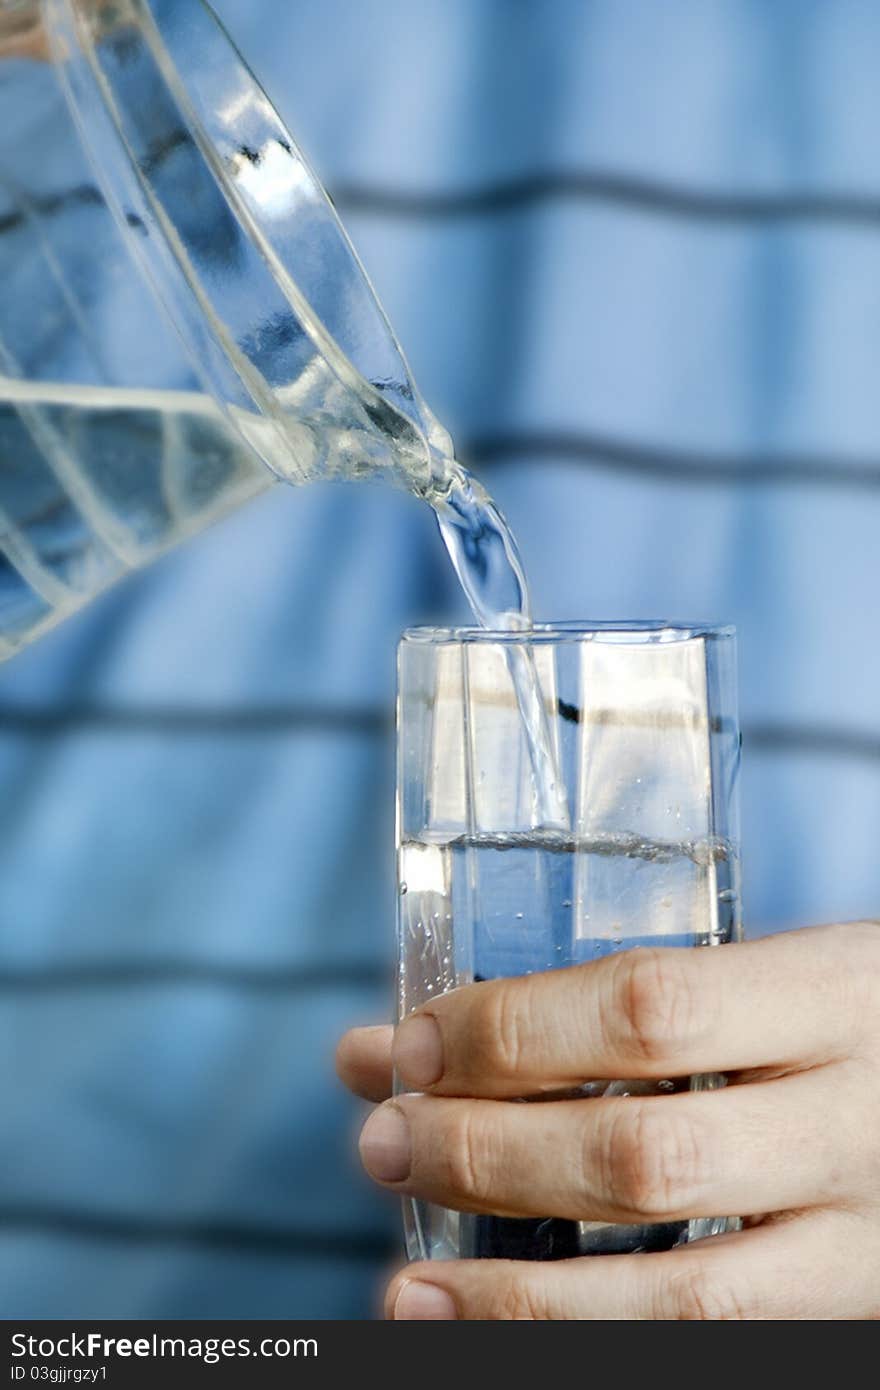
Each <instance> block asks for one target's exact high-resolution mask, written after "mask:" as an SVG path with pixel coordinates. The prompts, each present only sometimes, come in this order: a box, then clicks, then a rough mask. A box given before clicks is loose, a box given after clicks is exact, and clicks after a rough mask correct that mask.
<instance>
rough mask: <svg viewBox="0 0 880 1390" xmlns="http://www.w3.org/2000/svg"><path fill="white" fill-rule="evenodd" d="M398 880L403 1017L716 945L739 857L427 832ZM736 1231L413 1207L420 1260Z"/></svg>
mask: <svg viewBox="0 0 880 1390" xmlns="http://www.w3.org/2000/svg"><path fill="white" fill-rule="evenodd" d="M400 872H401V884H400V892H401V920H402V926H403V930H402V942H401V965H402V969H401V980H400V1000H399V1007H400V1010H401V1013H405V1012H408V1011H409V1010H410V1009H412V1008H415V1007H416V1006H417V1005H418V1004H420V1003H424V1002H425V1001H426V1000H428V999H430V998H432V997H434V996H436V995H437V994H439V993H442V992H444V991H445V990H448V989H451V988H454V987H455V986H457V985H461V984H466V983H470V982H472V981H475V980H489V979H495V978H497V977H500V976H510V975H523V974H528V973H531V972H533V971H543V970H549V969H554V968H558V967H561V966H568V965H576V964H580V963H583V962H586V961H592V960H598V959H600V958H602V957H603V956H607V955H609V954H612V953H614V952H617V951H621V950H625V949H629V948H631V947H634V946H644V945H655V946H656V945H661V946H669V947H693V946H711V945H720V944H722V943H724V942H726V941H729V940H731V939H732V937H733V935H734V933H735V930H736V920H737V914H736V906H737V904H736V888H735V866H734V858H733V852H732V849H731V847H730V846H729V845H728V844H726V843H725V842H724V841H721V840H715V839H705V840H700V841H682V842H659V841H651V840H644V839H640V838H639V837H638V836H635V835H626V834H619V835H607V836H603V837H601V838H599V839H591V840H586V839H583V838H579V837H578V836H576V835H573V834H571V833H570V832H558V831H544V832H523V833H521V834H509V835H487V834H481V835H462V836H457V837H455V838H452V839H438V838H432V837H429V838H425V839H421V840H411V841H409V842H407V843H406V844H404V845H403V847H402V850H401V855H400ZM688 926H690V930H687V929H686V928H687V927H688ZM720 1084H722V1081H721V1078H720V1077H716V1076H701V1077H688V1078H679V1077H670V1078H668V1079H665V1080H661V1081H658V1082H652V1083H644V1082H631V1081H625V1080H620V1081H600V1082H594V1081H591V1080H590V1078H589V1077H584V1078H583V1083H582V1085H581V1086H580V1087H579V1088H578V1089H577V1091H576V1092H575V1094H576V1095H577V1096H579V1097H583V1103H584V1104H589V1103H590V1099H591V1098H595V1097H598V1096H609V1097H611V1096H625V1095H629V1094H633V1093H638V1094H643V1095H644V1094H657V1095H662V1094H664V1093H667V1092H673V1091H676V1090H682V1089H689V1088H690V1089H707V1088H710V1087H714V1086H717V1085H720ZM523 1099H525V1100H529V1099H537V1098H534V1097H523ZM728 1225H729V1223H727V1222H726V1221H724V1220H721V1219H716V1218H713V1217H712V1216H711V1215H709V1214H707V1216H706V1218H705V1219H703V1220H699V1221H691V1222H673V1223H667V1224H663V1225H644V1226H611V1225H608V1224H606V1223H592V1222H574V1221H561V1220H556V1219H551V1218H546V1219H535V1220H532V1219H520V1220H511V1219H508V1218H496V1217H483V1216H473V1215H464V1214H461V1215H460V1214H459V1213H457V1212H448V1211H445V1210H443V1209H441V1208H438V1207H433V1206H431V1205H429V1204H428V1203H424V1202H413V1203H411V1204H410V1210H409V1213H408V1241H409V1249H410V1254H411V1256H413V1257H417V1258H427V1257H433V1258H458V1257H468V1256H477V1255H492V1256H496V1257H499V1258H510V1259H517V1258H529V1259H560V1258H565V1257H568V1256H572V1255H577V1254H587V1253H610V1252H612V1251H620V1250H629V1251H635V1250H646V1249H654V1250H656V1249H668V1248H669V1247H671V1246H673V1245H676V1244H679V1243H681V1242H682V1241H686V1240H693V1239H697V1238H698V1237H699V1236H702V1235H708V1234H711V1233H715V1232H717V1231H720V1230H724V1229H727V1228H728Z"/></svg>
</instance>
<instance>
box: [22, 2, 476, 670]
mask: <svg viewBox="0 0 880 1390" xmlns="http://www.w3.org/2000/svg"><path fill="white" fill-rule="evenodd" d="M0 285H2V293H0V657H2V656H7V655H9V654H10V653H11V652H13V651H14V650H15V649H16V648H18V647H19V646H21V645H22V644H24V643H26V642H28V641H30V640H32V639H33V638H34V637H36V636H38V635H40V634H41V633H43V632H44V631H45V630H46V629H47V628H49V627H50V626H52V625H53V624H54V623H56V622H58V621H59V620H61V619H63V618H65V617H66V616H67V615H68V614H70V613H72V612H73V611H75V610H76V609H77V608H79V607H81V606H82V605H83V604H84V603H86V602H87V601H88V600H89V599H90V598H91V597H92V596H93V595H95V594H97V593H98V592H100V591H101V590H102V589H104V588H105V587H106V586H107V585H108V584H110V583H112V582H113V580H115V579H116V578H117V577H118V576H120V575H121V574H122V573H124V572H125V571H127V570H131V569H133V568H137V567H139V566H140V565H142V564H144V563H146V562H147V561H148V560H150V559H152V558H153V557H154V556H155V555H156V554H158V553H159V552H161V551H163V550H166V549H168V548H169V547H170V546H172V545H175V544H176V543H177V542H178V541H179V540H181V539H183V538H184V537H186V536H188V535H190V534H192V533H193V532H195V531H197V530H199V529H201V527H203V526H205V525H206V524H207V523H208V522H210V521H212V520H213V519H215V518H216V517H218V516H220V515H222V514H223V513H225V512H227V511H229V510H230V509H231V508H233V507H235V506H236V505H238V503H240V502H242V501H244V500H245V499H247V498H249V497H251V496H253V495H254V494H256V493H258V492H261V491H262V490H264V489H265V488H267V487H268V486H270V485H271V484H272V483H273V482H275V481H276V480H278V479H283V480H285V481H288V482H292V483H300V482H305V481H308V480H310V479H316V478H331V477H341V478H357V477H362V476H369V475H373V474H375V473H377V472H382V473H386V474H388V475H390V476H391V477H393V478H394V479H396V480H397V481H400V482H403V483H404V484H405V485H406V486H408V487H409V488H410V489H411V490H412V491H414V492H417V493H422V494H424V495H427V494H429V493H430V492H431V490H432V488H433V487H435V485H436V482H437V478H438V477H442V476H443V470H444V468H445V467H446V466H447V464H448V462H449V460H450V458H451V445H450V441H449V438H448V436H447V435H446V434H445V431H443V430H442V428H441V427H440V426H439V425H438V423H437V422H436V421H435V420H434V419H433V417H432V416H431V414H430V412H429V411H428V410H427V408H426V407H425V405H424V403H423V401H422V400H421V398H420V396H419V394H418V392H417V390H416V388H415V386H414V384H413V381H412V377H411V375H410V373H409V370H408V368H407V365H406V362H405V360H404V358H403V355H402V353H401V350H400V348H399V346H398V344H397V341H396V339H395V337H394V334H393V332H392V329H391V327H390V325H389V323H388V321H387V319H386V318H385V315H384V313H383V311H382V309H381V307H380V305H379V303H378V301H377V299H376V297H375V295H374V294H373V291H372V289H371V287H370V284H369V281H368V280H367V278H366V275H365V274H364V271H363V268H362V267H361V264H360V262H359V261H358V258H357V256H356V254H355V252H354V249H353V248H352V246H351V244H350V242H349V240H348V238H347V236H346V234H345V232H344V230H343V228H342V226H341V224H340V222H339V219H338V218H337V216H336V213H335V211H334V209H333V207H332V204H331V202H330V200H329V199H328V197H327V195H326V194H325V192H324V190H323V189H322V187H321V185H320V183H319V182H318V180H317V178H316V177H315V175H314V174H313V173H312V171H311V169H310V168H309V166H308V163H307V162H306V160H305V159H304V157H303V155H302V153H301V152H300V150H299V149H298V147H297V145H296V143H295V142H294V140H293V139H292V137H291V135H290V134H289V132H288V131H287V130H286V128H285V127H284V125H283V123H282V122H281V120H280V118H279V116H278V115H277V113H276V112H275V110H274V109H273V107H272V105H271V104H270V102H269V101H268V99H267V97H266V95H265V94H264V92H263V91H262V89H261V88H260V86H259V85H258V83H257V82H256V80H255V78H254V77H253V75H252V74H251V72H250V71H249V69H248V68H247V66H246V65H245V63H244V61H243V60H242V58H241V57H240V55H239V54H238V52H237V51H236V49H235V47H234V46H233V44H232V42H231V40H230V39H229V37H228V35H227V34H226V32H225V30H224V29H223V28H222V26H221V25H220V23H219V21H218V20H217V18H216V16H215V15H214V14H213V12H212V11H211V10H210V8H209V7H208V5H206V4H204V3H202V0H0Z"/></svg>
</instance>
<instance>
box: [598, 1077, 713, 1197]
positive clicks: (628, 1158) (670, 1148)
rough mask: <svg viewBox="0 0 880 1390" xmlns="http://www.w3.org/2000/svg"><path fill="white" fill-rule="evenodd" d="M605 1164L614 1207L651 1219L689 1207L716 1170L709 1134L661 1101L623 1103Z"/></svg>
mask: <svg viewBox="0 0 880 1390" xmlns="http://www.w3.org/2000/svg"><path fill="white" fill-rule="evenodd" d="M603 1166H604V1170H605V1186H606V1190H607V1191H608V1192H610V1193H611V1195H612V1198H613V1200H614V1202H615V1205H616V1206H618V1207H619V1208H620V1209H621V1211H627V1212H630V1213H635V1214H636V1215H637V1216H639V1217H643V1218H645V1219H648V1220H650V1219H651V1218H658V1217H660V1218H662V1217H667V1216H670V1215H672V1214H674V1213H676V1212H684V1211H686V1210H687V1209H689V1208H690V1206H691V1205H692V1203H693V1202H694V1201H695V1200H697V1198H698V1197H699V1195H700V1194H701V1193H702V1192H703V1190H704V1189H705V1188H706V1186H707V1184H708V1181H709V1179H710V1177H711V1171H712V1163H711V1155H710V1153H709V1146H708V1144H707V1142H706V1138H705V1136H704V1135H703V1134H702V1133H701V1132H700V1131H699V1130H698V1129H697V1127H696V1126H695V1124H694V1122H693V1120H692V1119H691V1118H690V1117H689V1116H686V1115H681V1114H679V1113H677V1112H673V1107H672V1106H671V1105H669V1103H668V1102H665V1101H662V1100H653V1101H651V1100H649V1101H636V1100H621V1101H620V1102H619V1108H618V1109H617V1110H616V1113H615V1114H614V1117H613V1119H612V1122H611V1124H610V1126H609V1130H608V1137H607V1141H606V1146H605V1154H604V1160H603Z"/></svg>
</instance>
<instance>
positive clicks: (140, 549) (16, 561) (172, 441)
mask: <svg viewBox="0 0 880 1390" xmlns="http://www.w3.org/2000/svg"><path fill="white" fill-rule="evenodd" d="M236 423H237V425H238V426H239V428H240V429H241V430H242V432H243V433H244V434H245V435H246V436H247V437H248V438H251V439H253V442H254V443H255V445H256V446H257V448H258V449H259V451H260V452H261V453H262V455H263V456H264V457H268V458H269V461H270V463H271V465H272V468H273V469H274V470H275V473H276V474H277V475H279V476H281V477H287V478H289V479H290V480H291V481H296V482H299V481H308V479H309V478H310V477H314V478H318V477H342V478H350V477H351V478H353V477H358V476H361V471H362V468H361V466H359V461H358V459H357V458H356V457H354V456H353V453H352V445H351V440H350V437H349V436H348V435H347V434H346V433H345V432H344V431H341V430H339V431H337V433H338V434H339V439H338V440H337V439H334V438H332V437H331V436H330V435H329V433H328V438H326V439H324V440H323V441H322V447H321V449H320V451H319V455H318V458H317V459H314V460H308V461H307V462H306V463H305V464H303V453H304V451H303V450H302V449H300V450H298V451H297V450H296V449H295V445H294V441H293V440H292V439H289V438H288V439H285V438H284V437H283V436H281V437H280V438H279V436H278V435H277V434H276V432H275V431H274V429H273V426H272V425H271V424H269V423H268V422H266V421H263V420H261V419H260V418H258V417H257V416H256V415H253V416H251V415H246V414H245V413H244V412H236ZM285 445H287V452H286V451H285ZM383 447H384V448H385V451H386V453H387V454H388V456H389V463H391V464H393V468H394V476H395V477H397V478H402V479H403V481H404V482H405V483H406V484H407V485H408V486H410V487H411V489H412V491H414V492H417V493H418V494H419V495H420V496H422V497H424V498H425V500H426V501H427V502H428V503H429V504H430V505H431V506H432V507H433V508H434V511H435V513H436V515H437V520H438V523H439V526H440V531H441V534H442V536H443V540H444V542H445V544H446V547H447V550H448V552H449V555H450V558H451V560H452V563H453V565H454V568H455V571H456V574H457V575H458V577H459V579H460V581H461V585H462V588H463V590H464V593H465V596H466V597H467V600H468V602H469V604H470V606H471V609H472V611H473V614H474V617H475V619H476V621H477V622H478V623H479V624H482V625H483V626H485V627H490V628H500V629H505V630H506V629H515V628H521V627H527V626H528V625H529V623H530V621H531V612H530V605H529V596H528V589H527V586H526V581H525V576H524V574H523V569H522V563H521V561H520V558H519V555H518V552H517V549H516V545H515V543H514V541H513V538H512V536H511V534H510V531H509V530H508V528H507V526H506V523H505V522H504V519H503V518H502V516H501V515H500V513H499V512H498V510H497V508H496V507H495V505H494V503H493V502H492V500H491V498H490V497H489V496H488V495H487V493H486V492H485V490H484V489H483V488H482V487H481V486H480V484H479V483H478V482H477V481H476V480H475V479H473V478H472V477H471V476H470V475H469V474H468V473H467V472H466V471H465V470H464V469H463V468H461V466H460V465H459V464H457V463H456V462H455V461H454V460H453V459H451V458H448V457H445V456H443V455H439V454H438V455H435V457H434V460H433V462H434V469H433V473H432V477H431V480H430V482H429V483H428V484H426V483H425V480H424V464H423V461H422V460H419V461H415V460H413V461H412V462H410V461H409V460H408V455H407V450H406V449H405V448H404V447H402V446H400V445H399V444H398V441H396V440H395V438H394V437H393V436H392V435H391V434H389V435H387V437H385V438H384V445H383ZM355 452H356V451H355ZM0 459H2V469H0V518H2V521H0V551H2V555H3V571H4V572H3V579H2V582H0V640H2V641H4V642H5V643H6V644H7V645H11V646H17V645H20V644H21V643H22V642H24V641H27V640H29V639H30V638H32V637H34V636H37V635H39V633H40V632H42V631H43V630H44V628H45V626H46V625H47V620H48V621H52V620H55V621H57V620H58V618H60V617H63V616H66V615H67V613H68V612H70V611H72V610H73V609H74V608H76V607H78V606H80V605H81V604H82V603H85V602H86V601H87V600H88V599H89V598H91V597H92V596H93V595H94V594H95V593H97V592H98V591H99V590H100V589H102V588H104V587H105V586H106V585H107V584H108V583H110V582H111V581H112V580H113V579H114V578H115V577H117V575H118V574H119V573H121V572H122V571H123V570H125V569H131V568H134V567H137V566H139V565H141V564H143V563H145V561H147V560H149V559H151V558H152V557H153V556H154V555H156V554H158V553H160V552H161V551H162V550H166V549H168V548H170V547H171V546H173V545H175V544H176V543H177V542H178V541H180V540H182V539H184V538H185V537H186V536H188V535H189V534H191V533H192V532H193V531H195V530H196V529H198V528H199V527H201V526H203V525H204V524H206V523H207V522H208V521H210V520H212V519H214V517H216V516H218V515H220V514H222V513H223V512H225V511H228V510H230V509H231V508H233V507H235V506H237V505H238V503H240V502H241V501H242V500H244V499H245V498H246V497H248V496H251V495H253V494H254V493H256V492H259V491H261V490H262V489H263V488H265V487H267V486H268V485H269V484H270V483H271V481H272V477H273V475H272V473H271V472H270V471H269V470H268V469H267V468H266V467H265V465H264V464H262V463H261V462H260V461H259V459H258V458H257V457H256V455H255V454H253V453H252V452H251V450H250V449H248V448H247V447H246V445H245V444H244V443H243V441H242V439H241V437H240V435H239V433H238V431H237V429H236V428H234V427H233V425H232V423H231V422H230V421H229V420H227V419H226V417H225V416H223V415H222V414H221V413H220V412H219V411H218V410H217V409H216V408H215V407H214V405H213V404H212V402H211V401H210V400H209V399H208V398H207V397H206V396H204V395H201V394H199V393H197V392H177V391H132V390H121V389H118V388H96V387H86V386H82V387H80V386H67V385H57V386H56V385H53V384H51V383H26V382H22V381H20V380H17V379H14V378H11V377H2V376H0ZM418 463H421V469H420V468H419V467H418ZM389 472H390V469H389Z"/></svg>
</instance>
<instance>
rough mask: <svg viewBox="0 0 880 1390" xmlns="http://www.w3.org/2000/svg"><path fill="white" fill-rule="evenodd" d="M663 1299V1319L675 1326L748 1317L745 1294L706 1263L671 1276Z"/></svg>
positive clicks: (749, 1309) (749, 1311) (746, 1318)
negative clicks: (673, 1321)
mask: <svg viewBox="0 0 880 1390" xmlns="http://www.w3.org/2000/svg"><path fill="white" fill-rule="evenodd" d="M665 1297H666V1302H667V1309H666V1312H665V1316H666V1317H667V1318H672V1319H675V1320H676V1321H678V1322H740V1321H743V1320H748V1319H749V1318H750V1317H751V1315H752V1313H751V1304H750V1300H749V1299H748V1298H747V1297H746V1296H745V1294H744V1293H743V1292H742V1291H741V1290H738V1289H737V1288H736V1286H735V1285H734V1284H732V1283H731V1282H730V1281H729V1280H728V1279H727V1278H726V1277H725V1276H724V1275H723V1274H722V1273H721V1272H720V1271H719V1270H716V1269H714V1268H712V1266H711V1265H709V1264H708V1263H702V1262H701V1263H699V1264H697V1265H694V1266H689V1267H688V1268H687V1269H685V1270H683V1271H682V1272H681V1273H677V1274H673V1275H672V1276H671V1277H670V1278H669V1279H668V1281H667V1285H666V1295H665Z"/></svg>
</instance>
